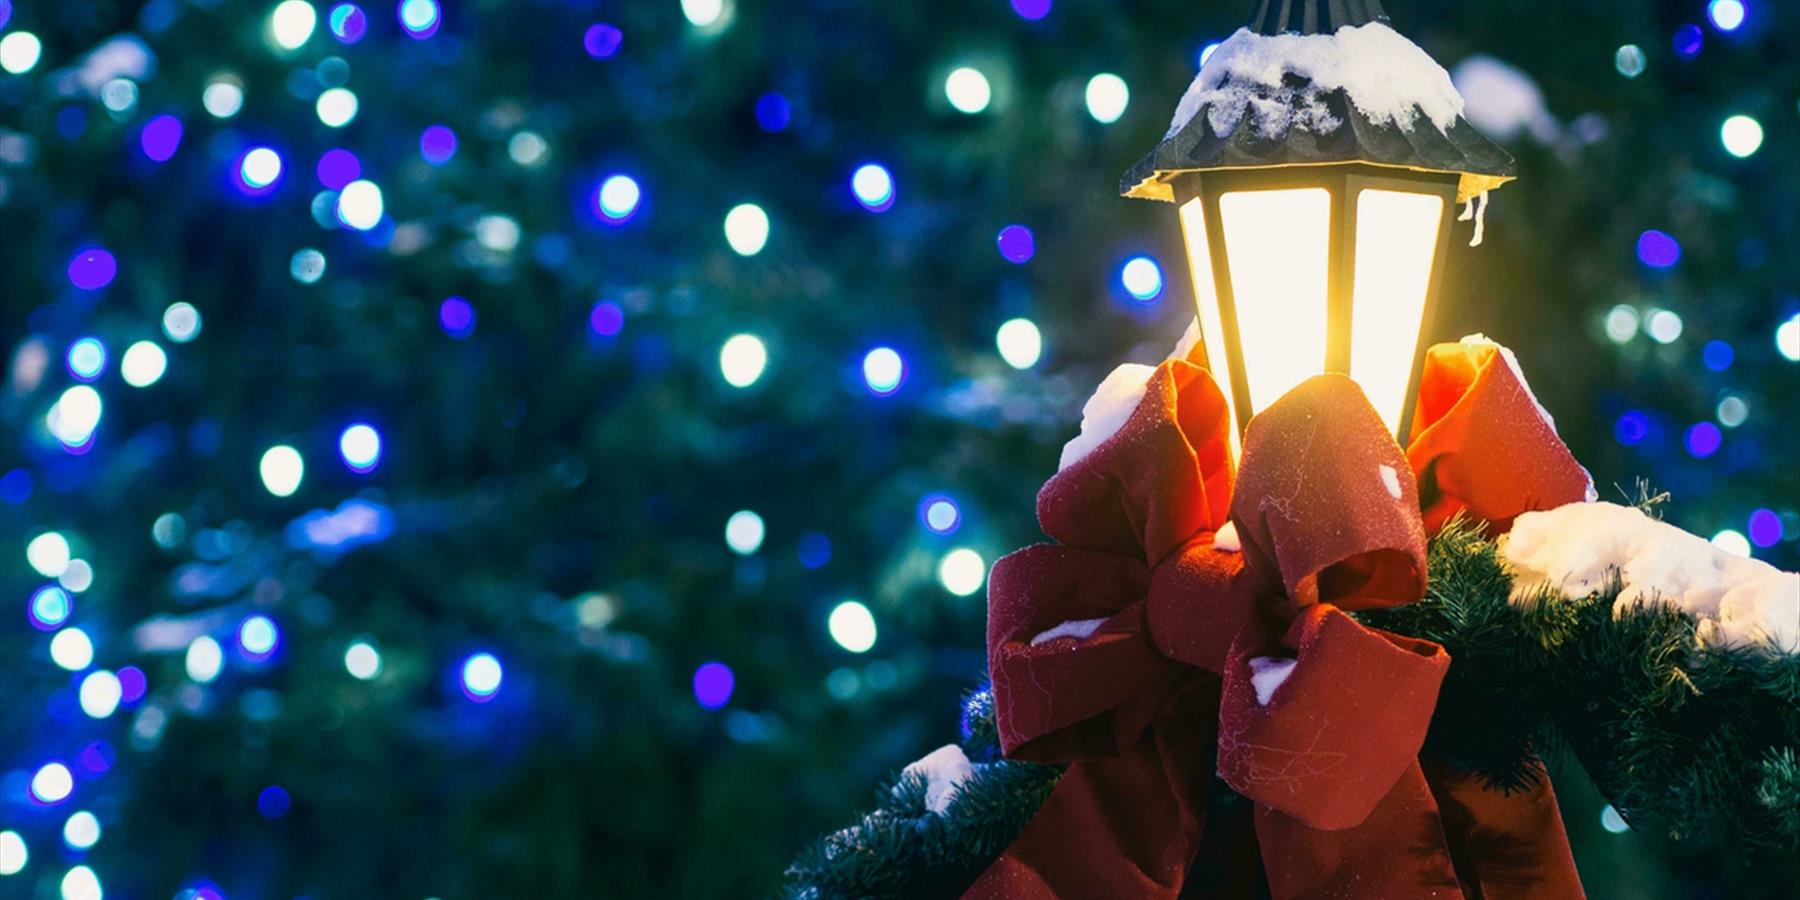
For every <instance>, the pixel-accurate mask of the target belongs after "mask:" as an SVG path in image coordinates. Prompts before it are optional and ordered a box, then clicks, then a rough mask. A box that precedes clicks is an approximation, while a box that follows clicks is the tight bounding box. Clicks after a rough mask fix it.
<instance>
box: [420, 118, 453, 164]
mask: <svg viewBox="0 0 1800 900" xmlns="http://www.w3.org/2000/svg"><path fill="white" fill-rule="evenodd" d="M419 155H420V156H423V157H425V161H426V162H428V163H431V164H432V165H434V166H441V165H443V164H444V163H447V162H449V161H450V158H451V157H453V156H455V155H456V132H454V131H451V130H450V126H448V125H433V126H431V127H430V128H427V129H425V131H424V133H422V134H420V135H419Z"/></svg>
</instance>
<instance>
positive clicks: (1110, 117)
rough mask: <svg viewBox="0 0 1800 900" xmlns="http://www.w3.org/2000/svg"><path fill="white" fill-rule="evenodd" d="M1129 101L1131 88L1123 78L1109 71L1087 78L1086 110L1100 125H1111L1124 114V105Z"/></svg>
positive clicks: (1128, 103)
mask: <svg viewBox="0 0 1800 900" xmlns="http://www.w3.org/2000/svg"><path fill="white" fill-rule="evenodd" d="M1130 103H1131V88H1129V87H1127V86H1126V84H1125V79H1123V78H1120V77H1119V76H1117V75H1114V74H1112V73H1111V72H1102V73H1100V74H1098V75H1095V76H1094V77H1093V78H1090V79H1088V83H1087V110H1088V115H1090V116H1093V117H1094V121H1096V122H1099V123H1100V124H1102V125H1111V124H1112V123H1114V122H1117V121H1119V117H1120V116H1123V115H1125V107H1126V106H1128V105H1130Z"/></svg>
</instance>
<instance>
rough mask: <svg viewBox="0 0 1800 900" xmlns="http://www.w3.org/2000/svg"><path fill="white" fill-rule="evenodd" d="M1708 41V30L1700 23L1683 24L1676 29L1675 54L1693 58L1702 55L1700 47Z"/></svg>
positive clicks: (1683, 57)
mask: <svg viewBox="0 0 1800 900" xmlns="http://www.w3.org/2000/svg"><path fill="white" fill-rule="evenodd" d="M1705 41H1706V32H1703V31H1701V30H1700V26H1698V25H1683V26H1681V27H1680V28H1677V29H1675V39H1674V41H1673V42H1672V43H1673V44H1674V46H1675V55H1676V56H1679V57H1681V58H1682V59H1693V58H1694V57H1696V56H1699V55H1700V47H1701V46H1702V45H1703V44H1704V43H1705Z"/></svg>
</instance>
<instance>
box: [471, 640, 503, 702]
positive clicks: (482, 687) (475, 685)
mask: <svg viewBox="0 0 1800 900" xmlns="http://www.w3.org/2000/svg"><path fill="white" fill-rule="evenodd" d="M504 678H505V672H504V671H503V670H502V669H501V668H500V660H499V659H498V658H496V657H495V656H494V654H492V653H486V652H483V653H476V654H473V655H471V656H470V657H469V658H468V659H465V660H463V664H462V689H463V694H464V695H465V696H467V697H468V698H469V699H470V700H473V701H475V702H476V703H486V702H488V701H489V700H492V699H494V695H496V694H498V693H500V682H501V681H502V680H504Z"/></svg>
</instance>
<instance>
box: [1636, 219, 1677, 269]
mask: <svg viewBox="0 0 1800 900" xmlns="http://www.w3.org/2000/svg"><path fill="white" fill-rule="evenodd" d="M1637 255H1638V261H1640V262H1642V263H1643V264H1644V265H1646V266H1649V267H1650V268H1652V269H1667V268H1670V267H1672V266H1674V265H1675V264H1676V263H1678V262H1680V261H1681V242H1680V241H1677V240H1675V237H1674V236H1673V235H1671V234H1669V233H1668V232H1666V231H1657V230H1656V229H1654V228H1652V229H1650V230H1649V231H1646V232H1644V233H1643V234H1640V235H1638V242H1637Z"/></svg>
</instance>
